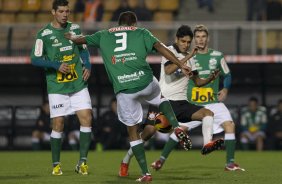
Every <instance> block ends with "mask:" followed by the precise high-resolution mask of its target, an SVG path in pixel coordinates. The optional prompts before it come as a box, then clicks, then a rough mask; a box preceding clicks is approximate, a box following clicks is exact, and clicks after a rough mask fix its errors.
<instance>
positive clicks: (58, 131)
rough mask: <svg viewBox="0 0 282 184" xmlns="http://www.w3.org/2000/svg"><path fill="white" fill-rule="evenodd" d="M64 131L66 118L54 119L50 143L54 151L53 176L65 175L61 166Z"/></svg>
mask: <svg viewBox="0 0 282 184" xmlns="http://www.w3.org/2000/svg"><path fill="white" fill-rule="evenodd" d="M50 104H51V103H50ZM63 130H64V117H62V116H60V117H54V118H52V132H51V139H50V143H51V151H52V163H53V172H52V174H53V175H62V174H63V172H62V170H61V164H60V153H61V143H62V135H63Z"/></svg>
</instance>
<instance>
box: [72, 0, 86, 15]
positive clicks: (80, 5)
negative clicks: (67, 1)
mask: <svg viewBox="0 0 282 184" xmlns="http://www.w3.org/2000/svg"><path fill="white" fill-rule="evenodd" d="M85 1H86V0H77V1H76V2H75V5H74V13H84V11H85Z"/></svg>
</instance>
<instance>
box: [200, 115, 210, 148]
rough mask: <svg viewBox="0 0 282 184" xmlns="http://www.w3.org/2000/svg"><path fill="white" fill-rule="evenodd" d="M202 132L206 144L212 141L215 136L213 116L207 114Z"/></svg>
mask: <svg viewBox="0 0 282 184" xmlns="http://www.w3.org/2000/svg"><path fill="white" fill-rule="evenodd" d="M202 122H203V125H202V134H203V139H204V145H206V144H207V143H209V142H210V141H212V137H213V117H212V116H206V117H204V118H203V120H202Z"/></svg>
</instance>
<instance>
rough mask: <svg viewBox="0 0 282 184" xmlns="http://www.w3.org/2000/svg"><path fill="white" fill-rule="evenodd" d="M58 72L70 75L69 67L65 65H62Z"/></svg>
mask: <svg viewBox="0 0 282 184" xmlns="http://www.w3.org/2000/svg"><path fill="white" fill-rule="evenodd" d="M59 71H60V72H61V73H63V74H68V73H70V67H69V65H68V64H67V63H62V64H61V66H60V67H59Z"/></svg>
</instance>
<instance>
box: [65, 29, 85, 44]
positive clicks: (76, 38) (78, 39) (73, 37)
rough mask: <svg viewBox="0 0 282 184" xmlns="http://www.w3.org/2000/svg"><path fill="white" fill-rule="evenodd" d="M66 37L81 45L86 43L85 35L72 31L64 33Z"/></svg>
mask: <svg viewBox="0 0 282 184" xmlns="http://www.w3.org/2000/svg"><path fill="white" fill-rule="evenodd" d="M64 36H65V38H66V39H69V40H71V41H73V42H74V43H75V44H78V45H81V44H86V40H85V36H83V35H74V34H72V33H70V32H68V33H65V34H64Z"/></svg>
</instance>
